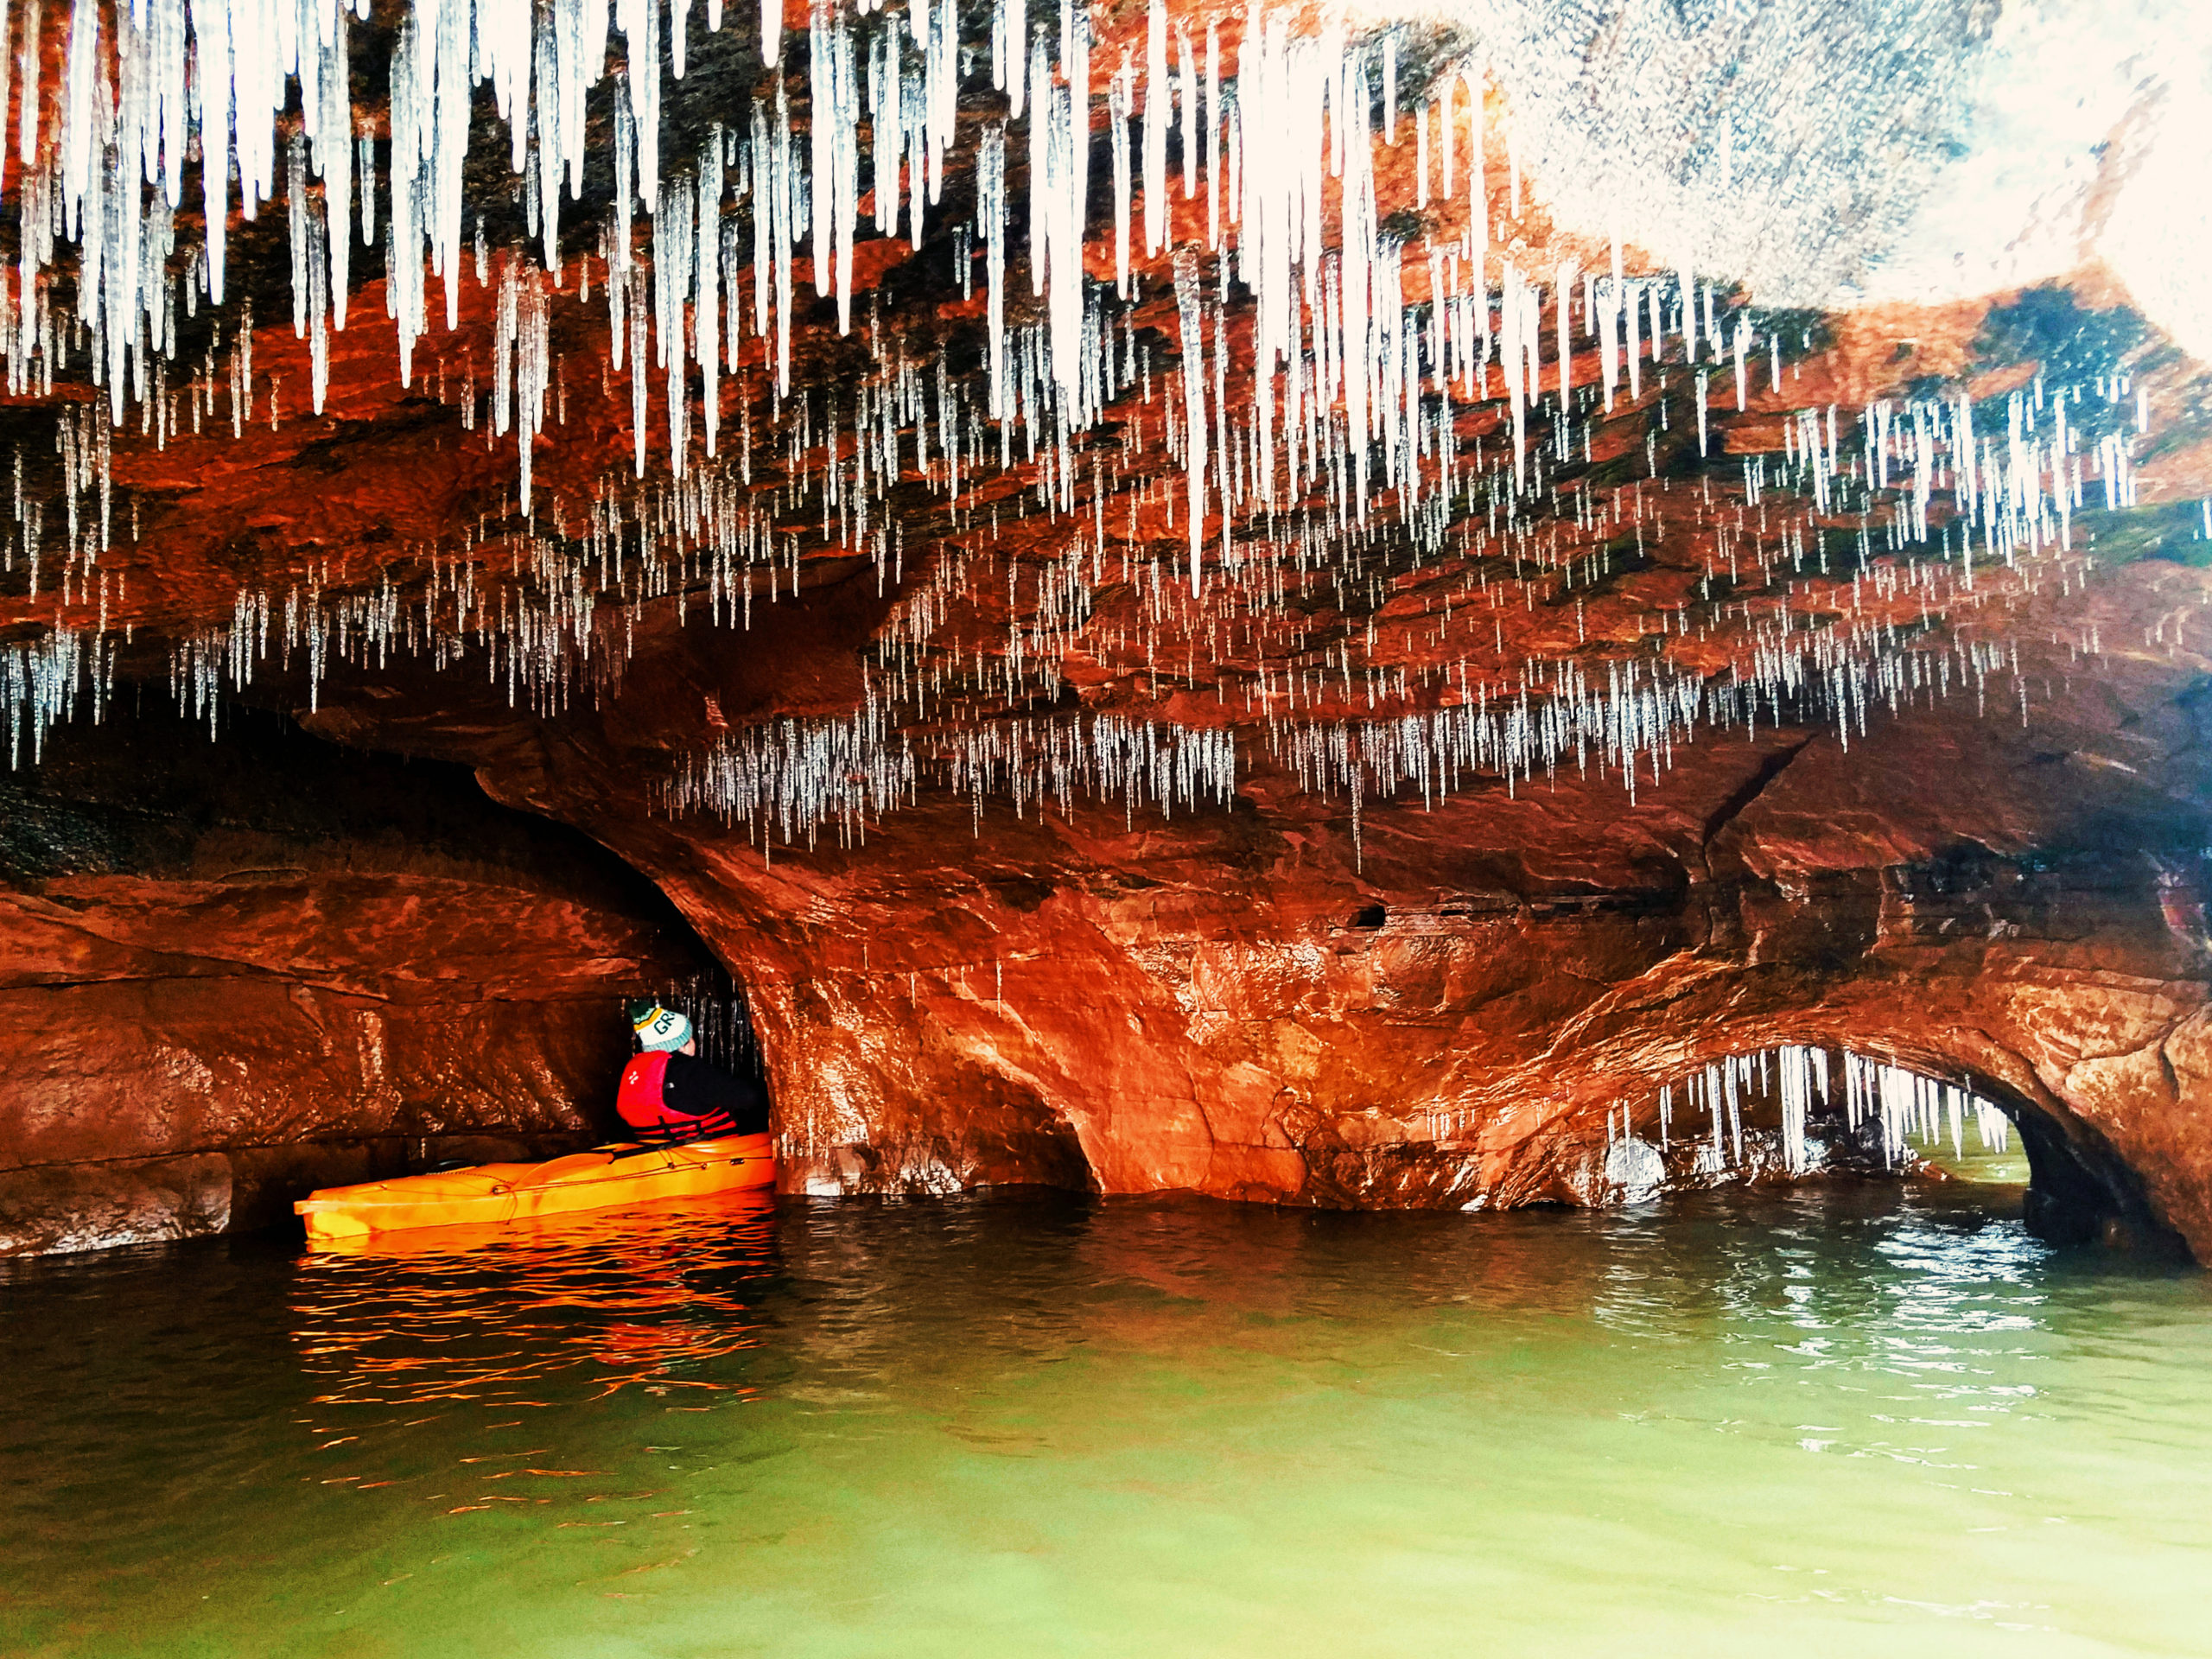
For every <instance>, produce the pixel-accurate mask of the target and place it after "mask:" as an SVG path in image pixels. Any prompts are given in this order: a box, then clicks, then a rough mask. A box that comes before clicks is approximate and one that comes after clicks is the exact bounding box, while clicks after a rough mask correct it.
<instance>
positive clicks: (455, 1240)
mask: <svg viewBox="0 0 2212 1659" xmlns="http://www.w3.org/2000/svg"><path fill="white" fill-rule="evenodd" d="M774 1202H775V1201H774V1198H773V1197H772V1194H770V1193H768V1192H730V1193H723V1194H719V1195H716V1196H715V1197H712V1198H673V1199H668V1200H665V1201H664V1202H662V1203H659V1204H655V1205H641V1206H639V1208H637V1209H634V1210H627V1211H597V1212H594V1213H591V1214H587V1215H577V1216H557V1217H544V1218H542V1219H537V1220H532V1221H523V1222H516V1223H512V1224H505V1225H500V1226H472V1227H441V1228H425V1229H422V1230H416V1231H411V1232H403V1233H393V1234H389V1235H385V1236H379V1237H375V1238H370V1239H363V1240H347V1241H344V1242H342V1243H321V1244H317V1245H315V1247H314V1248H313V1249H311V1250H310V1252H309V1253H308V1255H305V1256H303V1257H302V1259H301V1262H300V1264H299V1274H298V1278H297V1280H296V1289H295V1293H294V1299H293V1314H294V1319H293V1340H294V1342H295V1343H296V1344H297V1346H298V1349H299V1352H300V1356H301V1361H302V1369H303V1370H305V1371H306V1372H307V1373H308V1376H309V1377H310V1378H312V1379H313V1380H314V1382H315V1385H316V1386H317V1387H318V1388H319V1389H321V1392H320V1393H318V1394H317V1395H315V1404H318V1405H423V1404H428V1403H432V1402H457V1401H474V1402H505V1403H512V1404H541V1403H544V1402H543V1399H542V1398H541V1396H542V1395H544V1394H546V1393H548V1392H550V1391H553V1390H551V1389H549V1387H548V1385H549V1384H557V1383H570V1384H582V1391H583V1393H584V1394H586V1395H594V1396H603V1395H608V1394H613V1393H614V1392H616V1391H618V1390H620V1389H626V1388H631V1387H641V1388H647V1389H652V1390H654V1391H656V1392H663V1391H666V1390H669V1389H715V1390H728V1389H738V1391H740V1392H743V1391H744V1390H743V1389H741V1388H740V1387H739V1385H737V1384H734V1383H729V1382H727V1381H724V1380H721V1379H718V1378H715V1377H714V1376H706V1375H701V1374H700V1373H701V1372H702V1371H703V1370H707V1369H708V1368H709V1363H710V1362H713V1361H715V1360H718V1359H720V1358H721V1357H724V1356H726V1355H728V1354H730V1353H733V1352H735V1351H738V1350H740V1349H744V1348H750V1347H753V1346H755V1345H757V1344H758V1342H759V1331H760V1319H759V1316H758V1314H757V1313H756V1312H755V1311H754V1309H755V1306H757V1302H758V1295H759V1290H760V1285H761V1282H762V1281H763V1280H764V1279H765V1277H766V1274H768V1272H769V1271H770V1268H771V1264H772V1256H773V1247H774V1226H773V1216H774ZM561 1391H563V1392H566V1391H567V1389H562V1390H561Z"/></svg>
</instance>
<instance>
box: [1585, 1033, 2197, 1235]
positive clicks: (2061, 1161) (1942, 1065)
mask: <svg viewBox="0 0 2212 1659" xmlns="http://www.w3.org/2000/svg"><path fill="white" fill-rule="evenodd" d="M1790 1043H1795V1044H1796V1045H1798V1046H1802V1047H1804V1048H1807V1049H1808V1050H1817V1051H1819V1052H1821V1053H1823V1054H1824V1055H1826V1056H1827V1057H1828V1060H1829V1065H1828V1067H1827V1070H1828V1072H1829V1082H1828V1086H1827V1090H1826V1092H1825V1095H1824V1096H1818V1097H1816V1099H1817V1118H1816V1122H1815V1127H1818V1128H1827V1129H1830V1130H1833V1128H1834V1127H1835V1126H1836V1124H1837V1122H1839V1120H1841V1119H1843V1118H1844V1117H1845V1116H1846V1114H1847V1105H1846V1099H1845V1096H1846V1090H1847V1086H1848V1085H1847V1082H1846V1079H1845V1077H1843V1075H1842V1070H1841V1068H1840V1067H1839V1066H1836V1065H1834V1064H1833V1062H1834V1061H1835V1060H1836V1059H1838V1058H1841V1057H1843V1056H1846V1055H1850V1056H1855V1057H1857V1058H1859V1060H1860V1061H1862V1062H1865V1063H1870V1064H1872V1065H1878V1066H1885V1067H1890V1068H1894V1069H1895V1070H1897V1071H1904V1072H1906V1073H1909V1074H1910V1075H1911V1076H1912V1077H1916V1078H1918V1079H1921V1080H1923V1081H1925V1082H1928V1083H1930V1084H1939V1085H1942V1086H1944V1087H1947V1088H1949V1089H1953V1090H1960V1091H1961V1092H1962V1093H1964V1094H1965V1095H1967V1096H1973V1097H1978V1098H1979V1099H1980V1100H1983V1101H1986V1102H1988V1103H1990V1104H1991V1105H1993V1106H1994V1107H1995V1108H1997V1109H1998V1110H1999V1111H2000V1112H2001V1113H2003V1115H2004V1116H2005V1118H2006V1120H2007V1121H2008V1122H2010V1123H2011V1125H2012V1132H2013V1133H2014V1134H2016V1135H2018V1137H2019V1141H2020V1146H2021V1150H2022V1151H2023V1153H2024V1154H2025V1156H2026V1158H2027V1162H2028V1173H2029V1184H2028V1187H2027V1190H2026V1193H2025V1197H2024V1202H2023V1214H2022V1219H2023V1220H2024V1222H2025V1224H2026V1225H2027V1227H2028V1230H2030V1231H2031V1232H2032V1233H2033V1234H2035V1235H2036V1236H2037V1237H2039V1238H2042V1239H2044V1240H2045V1241H2046V1242H2048V1243H2053V1244H2059V1245H2080V1244H2087V1243H2104V1244H2106V1245H2108V1246H2111V1247H2113V1248H2118V1249H2127V1250H2131V1251H2133V1252H2137V1253H2140V1254H2145V1255H2153V1256H2158V1257H2173V1258H2179V1259H2186V1258H2187V1257H2188V1255H2189V1254H2190V1252H2189V1249H2188V1245H2187V1243H2186V1242H2185V1241H2184V1240H2183V1236H2182V1235H2181V1234H2180V1233H2179V1232H2178V1231H2177V1230H2176V1229H2175V1228H2173V1227H2172V1226H2171V1224H2168V1223H2167V1222H2166V1220H2165V1219H2164V1217H2162V1216H2161V1215H2160V1214H2159V1212H2158V1206H2157V1205H2156V1204H2155V1203H2154V1202H2153V1201H2152V1198H2151V1196H2150V1194H2149V1193H2148V1192H2147V1191H2146V1190H2145V1184H2144V1181H2143V1179H2142V1178H2141V1177H2140V1176H2139V1174H2138V1173H2137V1172H2136V1171H2135V1170H2134V1169H2133V1167H2132V1166H2130V1165H2129V1163H2128V1162H2127V1160H2126V1158H2125V1157H2124V1156H2123V1155H2122V1154H2121V1153H2120V1151H2119V1149H2118V1148H2116V1147H2114V1146H2113V1144H2112V1142H2111V1141H2110V1139H2109V1138H2108V1137H2107V1135H2104V1134H2103V1133H2102V1132H2101V1130H2100V1129H2099V1128H2097V1126H2096V1125H2095V1124H2094V1123H2093V1122H2089V1121H2088V1119H2086V1118H2085V1117H2083V1116H2082V1115H2081V1114H2079V1113H2077V1112H2075V1111H2074V1110H2072V1109H2069V1107H2068V1105H2067V1104H2066V1103H2065V1102H2064V1101H2063V1100H2061V1099H2060V1098H2058V1097H2057V1096H2056V1095H2055V1094H2054V1093H2053V1092H2052V1091H2050V1090H2048V1089H2046V1088H2042V1087H2039V1086H2033V1085H2029V1086H2024V1085H2023V1084H2018V1083H2015V1082H2013V1081H2010V1080H2008V1079H2007V1078H2006V1077H2004V1076H2002V1075H2000V1074H1999V1071H1997V1070H1995V1069H1993V1068H1992V1067H1990V1066H1988V1065H1975V1064H1974V1063H1972V1062H1970V1061H1968V1060H1966V1059H1963V1058H1960V1057H1959V1056H1958V1055H1957V1054H1955V1053H1954V1052H1949V1051H1948V1050H1947V1049H1946V1048H1944V1047H1942V1046H1938V1045H1936V1044H1933V1043H1929V1042H1928V1041H1926V1040H1925V1039H1922V1040H1917V1041H1916V1040H1913V1039H1910V1038H1903V1039H1900V1038H1898V1037H1895V1036H1890V1035H1885V1036H1884V1037H1883V1038H1882V1039H1878V1040H1875V1041H1872V1042H1870V1041H1868V1040H1867V1039H1866V1038H1865V1037H1859V1038H1858V1039H1856V1040H1850V1041H1847V1040H1841V1039H1839V1037H1838V1035H1837V1034H1836V1033H1834V1031H1833V1030H1829V1029H1821V1030H1818V1031H1813V1032H1804V1031H1801V1032H1797V1033H1792V1034H1790V1035H1789V1036H1786V1037H1784V1038H1783V1039H1782V1041H1780V1042H1777V1041H1774V1040H1771V1039H1764V1038H1763V1039H1761V1040H1759V1041H1757V1042H1748V1043H1725V1042H1724V1043H1719V1044H1715V1045H1713V1046H1711V1047H1710V1048H1709V1049H1707V1050H1704V1051H1701V1052H1700V1053H1699V1054H1698V1055H1697V1056H1696V1057H1695V1058H1694V1060H1692V1061H1691V1062H1689V1063H1688V1065H1687V1066H1686V1067H1684V1068H1683V1069H1682V1074H1683V1075H1686V1076H1695V1075H1697V1073H1698V1072H1699V1071H1702V1070H1703V1069H1704V1068H1705V1067H1707V1066H1715V1067H1724V1068H1725V1067H1726V1066H1727V1065H1729V1064H1730V1063H1731V1062H1732V1061H1739V1060H1743V1059H1745V1058H1753V1059H1764V1058H1765V1057H1766V1056H1768V1055H1770V1054H1772V1053H1774V1052H1777V1050H1780V1049H1782V1048H1783V1046H1785V1045H1788V1044H1790ZM1670 1086H1671V1085H1670ZM1675 1109H1676V1110H1677V1111H1679V1110H1680V1109H1681V1108H1680V1107H1679V1106H1677V1107H1676V1108H1675ZM1758 1109H1760V1113H1761V1119H1762V1121H1761V1122H1759V1123H1758V1126H1757V1127H1758V1128H1759V1129H1761V1130H1762V1131H1768V1129H1769V1126H1768V1125H1767V1124H1766V1123H1765V1122H1764V1118H1765V1117H1778V1116H1779V1112H1780V1102H1779V1090H1778V1088H1774V1087H1769V1088H1766V1089H1764V1090H1763V1091H1762V1093H1761V1095H1760V1096H1759V1099H1758ZM1627 1122H1628V1119H1627V1116H1626V1114H1625V1112H1624V1118H1623V1128H1624V1131H1625V1129H1626V1128H1627ZM1887 1133H1888V1131H1887V1129H1886V1128H1885V1127H1884V1126H1883V1125H1882V1124H1881V1122H1880V1120H1879V1119H1878V1117H1877V1118H1872V1119H1866V1120H1862V1128H1861V1132H1860V1133H1859V1135H1857V1136H1856V1137H1855V1140H1856V1144H1855V1145H1853V1146H1850V1147H1849V1152H1850V1154H1855V1157H1853V1156H1849V1155H1847V1159H1846V1160H1845V1162H1846V1163H1847V1164H1848V1163H1849V1162H1852V1161H1866V1160H1867V1158H1868V1154H1870V1153H1872V1151H1873V1150H1874V1148H1876V1147H1882V1148H1883V1152H1882V1156H1883V1157H1884V1158H1885V1159H1886V1156H1887V1150H1886V1147H1885V1137H1886V1135H1887ZM1678 1138H1680V1137H1678ZM1607 1140H1608V1151H1609V1159H1608V1175H1609V1178H1611V1179H1614V1180H1615V1182H1616V1184H1618V1175H1617V1174H1616V1173H1615V1166H1616V1164H1617V1163H1618V1160H1616V1159H1614V1158H1613V1157H1612V1156H1611V1149H1612V1147H1614V1146H1616V1145H1618V1144H1625V1142H1626V1137H1625V1135H1624V1139H1623V1141H1621V1142H1616V1141H1614V1139H1613V1135H1612V1134H1611V1124H1610V1120H1609V1124H1608V1135H1607ZM1905 1144H1906V1146H1907V1147H1910V1141H1909V1140H1908V1141H1906V1143H1905ZM1828 1166H1829V1167H1834V1165H1833V1163H1831V1164H1829V1165H1828ZM1804 1173H1807V1174H1811V1173H1815V1172H1814V1171H1812V1170H1808V1171H1806V1172H1804Z"/></svg>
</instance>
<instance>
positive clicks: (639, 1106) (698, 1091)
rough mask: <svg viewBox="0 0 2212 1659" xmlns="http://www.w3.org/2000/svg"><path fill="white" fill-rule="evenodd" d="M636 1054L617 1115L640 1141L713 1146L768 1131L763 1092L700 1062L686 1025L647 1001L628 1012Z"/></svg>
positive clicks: (619, 1093)
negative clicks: (722, 1140)
mask: <svg viewBox="0 0 2212 1659" xmlns="http://www.w3.org/2000/svg"><path fill="white" fill-rule="evenodd" d="M628 1012H629V1015H630V1027H631V1029H632V1032H633V1033H635V1034H636V1037H637V1040H638V1047H639V1053H638V1055H637V1057H636V1058H633V1059H632V1061H631V1062H630V1064H629V1065H626V1066H625V1067H624V1068H623V1071H622V1085H621V1087H620V1090H618V1091H617V1092H616V1094H615V1096H614V1109H615V1110H616V1111H617V1112H618V1113H620V1115H621V1118H622V1122H623V1123H624V1125H625V1126H626V1127H627V1128H628V1129H629V1130H630V1132H631V1134H632V1135H635V1136H636V1137H637V1138H638V1139H639V1140H640V1141H710V1140H713V1139H714V1138H715V1137H716V1136H718V1135H761V1134H765V1133H766V1131H767V1128H768V1095H767V1091H766V1090H764V1089H762V1088H761V1086H760V1084H757V1083H754V1082H752V1081H750V1080H748V1079H747V1078H743V1077H732V1076H730V1075H729V1073H728V1072H727V1071H721V1070H720V1069H719V1068H718V1067H715V1066H712V1065H708V1064H707V1062H706V1061H704V1060H702V1059H701V1058H699V1042H698V1039H697V1038H696V1036H694V1035H693V1034H692V1031H691V1022H690V1020H688V1019H686V1018H685V1017H684V1016H683V1014H679V1013H678V1012H677V1010H675V1009H674V1008H667V1007H662V1006H661V1005H660V1004H659V1003H658V1001H654V1000H653V999H652V997H637V998H634V999H632V1001H631V1002H630V1004H629V1008H628Z"/></svg>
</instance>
